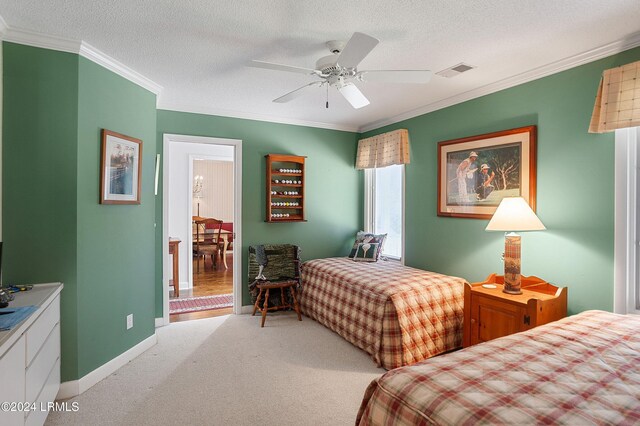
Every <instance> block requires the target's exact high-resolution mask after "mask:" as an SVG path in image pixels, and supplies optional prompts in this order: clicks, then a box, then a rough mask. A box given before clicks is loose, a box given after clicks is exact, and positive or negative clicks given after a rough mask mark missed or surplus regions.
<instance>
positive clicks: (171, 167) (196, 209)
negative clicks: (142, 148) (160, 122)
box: [163, 134, 242, 324]
mask: <svg viewBox="0 0 640 426" xmlns="http://www.w3.org/2000/svg"><path fill="white" fill-rule="evenodd" d="M163 140H164V147H163V155H164V161H163V185H164V187H163V196H164V197H163V241H164V242H166V244H165V246H166V247H163V261H164V262H163V264H164V267H163V273H164V274H163V275H164V279H163V285H164V288H163V302H164V304H163V305H164V306H163V308H164V309H163V314H164V315H163V322H164V324H168V323H169V322H175V321H183V320H189V319H196V318H204V317H208V316H217V315H225V314H229V313H239V312H240V307H241V300H242V294H241V293H242V292H241V285H240V283H241V279H240V274H239V273H240V265H241V263H240V262H241V259H240V257H241V255H240V247H241V214H242V208H241V202H242V197H241V188H242V181H241V178H242V163H241V161H242V142H241V141H239V140H233V139H219V138H210V137H199V136H186V135H170V134H165V135H164V139H163ZM170 240H173V243H174V244H173V245H174V247H175V241H176V240H179V241H180V242H179V243H177V245H178V247H179V249H178V250H177V258H176V259H177V260H175V262H174V257H173V256H176V255H170V254H169V252H170V249H169V246H170V244H169V241H170ZM174 252H175V251H174ZM174 263H175V264H176V265H177V268H175V271H177V272H178V274H177V277H178V278H177V284H176V285H173V281H174V267H173V265H174Z"/></svg>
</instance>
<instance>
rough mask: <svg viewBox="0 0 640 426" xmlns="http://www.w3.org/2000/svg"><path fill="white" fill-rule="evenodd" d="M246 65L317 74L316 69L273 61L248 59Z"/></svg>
mask: <svg viewBox="0 0 640 426" xmlns="http://www.w3.org/2000/svg"><path fill="white" fill-rule="evenodd" d="M247 66H248V67H253V68H265V69H268V70H276V71H286V72H295V73H299V74H307V75H309V74H311V75H313V74H318V72H317V71H316V70H312V69H310V68H301V67H294V66H291V65H281V64H274V63H273V62H265V61H250V62H249V63H248V64H247Z"/></svg>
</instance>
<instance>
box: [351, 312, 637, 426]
mask: <svg viewBox="0 0 640 426" xmlns="http://www.w3.org/2000/svg"><path fill="white" fill-rule="evenodd" d="M356 424H357V425H360V426H365V425H386V426H391V425H431V424H437V425H475V424H518V425H524V424H568V425H593V424H619V425H631V424H640V316H638V315H617V314H612V313H608V312H602V311H586V312H583V313H581V314H578V315H574V316H572V317H568V318H564V319H562V320H560V321H556V322H552V323H549V324H546V325H543V326H540V327H536V328H533V329H531V330H528V331H525V332H522V333H517V334H513V335H510V336H506V337H502V338H500V339H496V340H492V341H489V342H486V343H482V344H479V345H475V346H472V347H470V348H466V349H464V350H461V351H459V352H455V353H452V354H447V355H444V356H441V357H436V358H432V359H430V360H427V361H424V362H422V363H419V364H416V365H414V366H410V367H403V368H398V369H396V370H393V371H389V372H388V373H386V374H384V375H383V376H382V377H380V378H378V379H376V380H374V381H373V382H372V383H371V385H369V387H368V389H367V390H366V392H365V396H364V400H363V402H362V406H361V407H360V412H359V413H358V418H357V420H356Z"/></svg>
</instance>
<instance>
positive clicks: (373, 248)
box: [353, 243, 380, 262]
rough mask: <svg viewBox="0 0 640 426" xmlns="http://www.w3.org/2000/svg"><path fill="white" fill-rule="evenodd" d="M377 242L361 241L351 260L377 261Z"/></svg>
mask: <svg viewBox="0 0 640 426" xmlns="http://www.w3.org/2000/svg"><path fill="white" fill-rule="evenodd" d="M379 246H380V244H378V243H361V244H358V247H357V248H356V254H355V256H354V257H353V260H354V261H356V262H375V261H377V260H378V259H377V254H378V248H379Z"/></svg>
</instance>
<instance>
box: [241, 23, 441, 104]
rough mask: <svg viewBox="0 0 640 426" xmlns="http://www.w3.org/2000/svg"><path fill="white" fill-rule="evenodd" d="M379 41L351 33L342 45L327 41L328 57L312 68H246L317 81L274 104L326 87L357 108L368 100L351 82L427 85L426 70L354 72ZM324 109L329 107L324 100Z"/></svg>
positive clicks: (268, 65) (269, 64)
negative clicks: (309, 90)
mask: <svg viewBox="0 0 640 426" xmlns="http://www.w3.org/2000/svg"><path fill="white" fill-rule="evenodd" d="M379 42H380V41H379V40H378V39H376V38H374V37H371V36H369V35H366V34H363V33H358V32H356V33H353V36H351V38H350V39H349V41H348V42H346V43H345V42H342V41H335V40H334V41H329V42H327V47H328V48H329V50H330V51H331V55H329V56H324V57H322V58H320V59H318V61H316V68H315V69H310V68H300V67H294V66H291V65H281V64H275V63H273V62H265V61H255V60H254V61H251V62H249V64H248V65H249V66H250V67H256V68H266V69H270V70H277V71H287V72H295V73H300V74H307V75H311V76H314V77H317V78H319V79H320V80H317V81H313V82H311V83H309V84H306V85H304V86H302V87H300V88H298V89H296V90H293V91H291V92H289V93H287V94H285V95H283V96H280V97H279V98H276V99H274V100H273V102H277V103H284V102H289V101H290V100H292V99H295V98H297V97H299V96H301V95H303V94H304V93H305V92H306V90H307V89H309V88H312V87H322V86H325V85H326V86H327V90H328V87H329V86H332V87H335V88H336V89H338V92H340V94H341V95H342V96H344V98H345V99H346V100H347V101H348V102H349V103H350V104H351V106H353V107H354V108H356V109H357V108H362V107H364V106H367V105H369V100H368V99H367V98H366V97H365V96H364V94H363V93H362V92H361V91H360V89H358V87H357V86H356V85H355V84H354V81H362V82H367V81H373V82H384V83H414V84H424V83H428V82H429V80H430V79H431V71H429V70H375V71H373V70H371V71H369V70H367V71H365V70H362V71H358V64H359V63H360V62H361V61H362V60H363V59H364V58H365V57H366V56H367V55H368V54H369V52H371V51H372V50H373V48H374V47H376V45H377V44H378V43H379ZM326 107H327V108H329V101H328V100H327V104H326Z"/></svg>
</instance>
